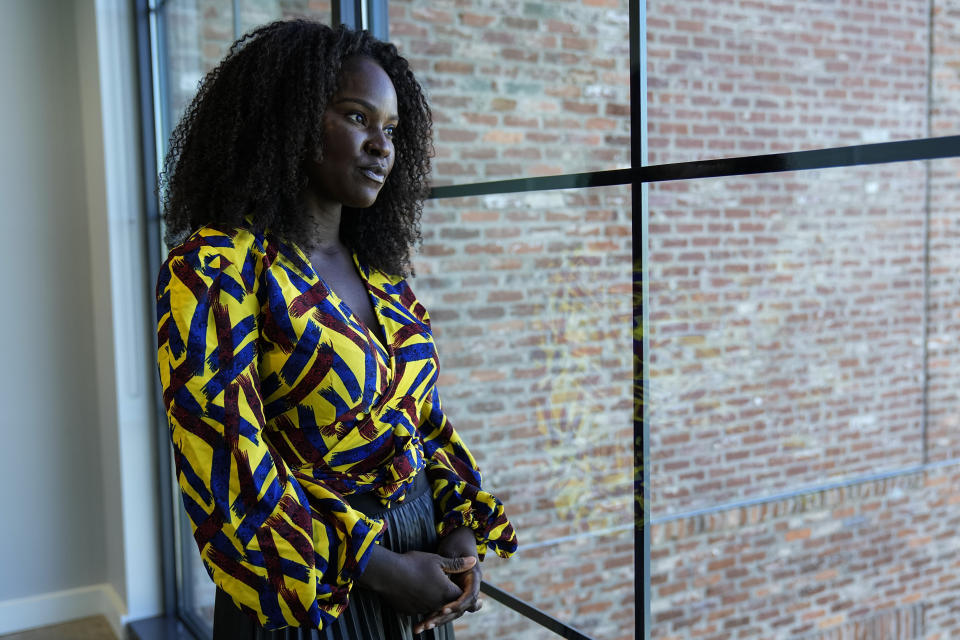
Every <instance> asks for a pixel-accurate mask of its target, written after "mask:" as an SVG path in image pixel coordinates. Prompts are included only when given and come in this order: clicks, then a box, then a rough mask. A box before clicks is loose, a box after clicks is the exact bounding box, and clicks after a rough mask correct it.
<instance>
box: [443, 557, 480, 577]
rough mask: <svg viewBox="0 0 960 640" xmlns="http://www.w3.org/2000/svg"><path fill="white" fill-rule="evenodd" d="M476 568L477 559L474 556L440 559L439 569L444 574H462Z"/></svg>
mask: <svg viewBox="0 0 960 640" xmlns="http://www.w3.org/2000/svg"><path fill="white" fill-rule="evenodd" d="M475 566H477V559H476V557H474V556H458V557H456V558H442V560H441V561H440V568H441V569H443V572H444V573H448V574H451V573H464V572H466V571H470V570H471V569H473V568H474V567H475Z"/></svg>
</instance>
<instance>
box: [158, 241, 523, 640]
mask: <svg viewBox="0 0 960 640" xmlns="http://www.w3.org/2000/svg"><path fill="white" fill-rule="evenodd" d="M354 260H355V262H356V258H354ZM357 269H358V272H359V273H360V275H361V277H362V279H363V280H364V282H365V284H366V287H367V290H368V292H369V294H370V299H371V301H372V302H373V307H374V311H375V313H376V317H377V319H378V320H379V322H380V324H381V326H382V328H383V333H384V335H385V336H386V341H387V344H381V343H380V340H379V339H378V338H377V337H376V336H375V334H374V333H373V332H371V331H370V330H369V329H368V328H367V327H366V326H364V325H363V324H362V322H361V321H360V320H359V319H358V318H357V317H356V316H355V315H354V314H353V313H352V312H351V311H350V309H349V308H348V307H347V306H346V304H344V302H343V301H342V300H340V299H339V298H338V297H337V295H336V294H335V293H334V292H332V291H331V290H329V289H328V288H327V287H326V286H325V285H324V282H323V281H322V280H321V279H320V278H319V276H318V275H317V274H316V273H315V272H314V271H313V269H312V268H311V266H310V264H309V261H308V260H307V258H306V256H305V255H304V254H303V253H302V252H301V251H300V250H299V249H298V248H297V247H296V246H294V245H292V244H285V243H283V242H281V241H280V240H278V239H277V238H276V237H274V236H272V235H271V234H270V233H269V232H268V233H266V234H261V233H254V232H252V231H249V230H246V229H229V228H223V229H220V228H215V227H212V226H210V227H204V228H202V229H200V230H198V231H197V232H195V233H194V234H193V235H192V236H191V237H190V238H189V239H187V241H186V242H185V243H184V244H182V245H180V246H179V247H176V248H175V249H173V250H172V251H171V252H170V255H169V257H168V258H167V261H166V262H165V263H164V264H163V266H162V268H161V270H160V276H159V279H158V282H157V323H158V338H159V363H160V381H161V384H162V386H163V401H164V404H165V406H166V408H167V416H168V419H169V422H170V429H171V438H172V440H173V452H174V460H175V463H176V470H177V480H178V482H179V485H180V489H181V493H182V497H183V504H184V507H185V508H186V513H187V515H188V516H189V518H190V521H191V523H192V528H193V532H194V538H195V539H196V543H197V546H198V547H199V549H200V555H201V557H202V559H203V562H204V565H205V566H206V568H207V571H208V572H209V573H210V576H211V577H212V578H213V581H214V582H215V583H216V584H217V585H218V586H219V587H220V588H221V589H223V590H224V591H225V592H226V593H228V594H230V596H231V597H232V598H233V599H234V601H235V602H236V603H237V605H238V606H239V607H240V608H241V609H243V610H245V611H247V612H248V613H250V614H251V615H255V616H256V618H257V619H258V620H259V622H260V624H261V625H263V626H264V627H265V628H268V629H275V628H280V627H285V626H304V627H316V628H323V627H324V626H325V625H327V623H329V622H330V621H331V620H332V619H334V618H335V617H336V616H337V615H339V614H340V612H342V611H343V609H344V607H345V606H346V604H347V596H348V593H349V591H350V588H351V585H352V583H353V581H354V580H355V579H356V578H357V576H358V575H360V573H361V572H362V571H363V570H364V567H365V566H366V563H367V560H368V558H369V554H370V551H371V549H372V546H371V545H373V544H376V543H378V542H379V540H380V537H381V533H382V528H383V520H380V519H376V518H370V517H367V516H365V515H364V514H363V513H361V512H359V511H357V510H354V509H352V508H351V507H350V506H349V505H348V504H347V503H346V502H345V500H344V496H347V495H350V494H360V493H367V492H370V493H373V494H374V495H375V496H377V497H378V498H379V499H380V501H381V502H382V503H383V504H384V505H387V506H390V505H393V504H396V503H399V502H402V501H403V499H404V496H405V492H406V489H407V488H408V487H409V486H410V485H411V483H412V481H413V479H414V477H415V476H416V475H417V473H418V472H420V471H421V470H422V469H424V468H425V469H426V473H427V477H428V478H429V480H430V482H431V486H432V490H433V498H434V504H435V506H436V511H437V519H438V524H437V531H438V534H439V535H441V536H443V535H444V534H445V533H447V532H449V531H450V530H452V529H453V528H455V527H460V526H466V527H470V528H471V529H472V530H473V531H474V534H475V536H476V539H477V549H478V551H479V553H480V554H481V557H482V556H483V554H484V553H485V552H486V551H487V550H488V549H492V550H493V551H494V552H495V553H497V554H499V555H501V556H504V557H507V556H510V555H512V554H513V552H514V551H515V550H516V547H517V541H516V536H515V535H514V531H513V527H512V526H511V524H510V522H509V521H508V520H507V518H506V516H505V514H504V510H503V505H502V504H501V503H500V501H499V500H498V499H497V498H495V497H494V496H493V495H491V494H489V493H487V492H486V491H483V490H482V489H481V488H480V487H481V481H480V472H479V470H478V469H477V464H476V462H475V461H474V458H473V456H472V455H471V454H470V452H469V451H468V450H467V448H466V446H465V445H464V443H463V441H462V440H461V439H460V436H459V435H458V434H457V432H456V431H454V429H453V427H452V426H451V425H450V421H449V420H447V417H446V416H445V415H444V413H443V410H442V409H441V407H440V399H439V397H438V395H437V388H436V380H437V351H436V348H435V346H434V343H433V338H432V335H431V332H430V321H429V318H428V316H427V312H426V310H425V309H424V308H423V306H422V305H421V304H420V303H419V302H418V301H417V299H416V298H415V297H414V295H413V292H412V291H411V290H410V287H409V286H408V285H407V282H406V281H405V280H403V279H402V278H399V277H394V276H388V275H386V274H384V273H382V272H380V271H377V270H374V269H369V268H367V267H365V266H364V265H362V264H359V263H358V262H357Z"/></svg>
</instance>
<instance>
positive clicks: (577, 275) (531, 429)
mask: <svg viewBox="0 0 960 640" xmlns="http://www.w3.org/2000/svg"><path fill="white" fill-rule="evenodd" d="M630 205H631V201H630V189H629V187H611V188H596V189H586V190H570V191H551V192H545V193H533V194H513V195H497V196H486V197H482V198H466V199H455V200H433V201H430V202H428V206H427V208H426V210H425V211H424V219H423V220H424V224H423V226H424V242H423V247H422V252H421V255H420V256H419V257H418V258H417V260H416V268H417V274H418V275H417V277H416V278H415V279H414V280H413V283H412V286H413V287H414V290H415V291H416V292H417V295H418V297H419V298H420V299H421V300H422V301H423V303H424V305H425V306H426V307H427V309H428V310H429V311H430V315H431V319H432V325H433V328H434V331H435V335H436V338H437V344H438V349H439V353H440V363H441V366H440V376H441V377H440V380H439V383H438V384H439V387H440V389H441V393H442V394H443V398H444V406H445V409H446V412H447V414H448V415H449V416H450V418H451V420H452V421H453V424H454V426H455V427H456V428H457V429H458V431H460V433H461V434H462V435H463V437H464V438H465V440H466V441H467V443H468V444H469V445H470V447H471V449H472V451H473V452H474V454H475V455H476V457H477V458H478V461H479V464H480V466H481V469H482V470H483V471H484V475H485V479H486V480H485V481H486V482H487V483H489V486H490V487H491V490H492V491H493V492H495V493H496V494H498V495H500V496H501V497H502V499H503V500H504V502H505V504H506V505H507V511H508V514H509V515H510V517H511V518H512V520H513V522H514V524H515V525H516V527H517V531H518V537H519V540H520V551H519V553H518V555H517V557H515V558H513V559H511V560H509V561H497V560H496V559H494V558H488V560H487V562H486V563H485V569H484V572H485V577H486V579H487V580H488V581H489V582H491V583H492V584H495V585H498V586H500V587H501V588H504V589H506V590H508V591H510V592H511V593H514V594H515V595H517V596H518V597H520V598H523V599H525V600H528V601H529V602H531V603H532V604H534V605H535V606H536V607H538V608H540V609H542V610H543V611H545V612H547V613H548V614H550V615H551V616H553V617H556V618H558V619H560V620H563V621H565V622H567V623H569V624H572V625H573V626H576V627H579V628H581V629H582V630H583V631H584V632H586V633H588V634H589V635H591V636H593V637H596V638H602V639H607V638H621V637H624V636H625V634H630V633H632V631H633V626H632V617H631V616H632V613H633V601H634V595H633V582H632V578H633V567H634V565H633V555H632V554H633V544H632V542H633V528H632V522H633V512H632V502H631V499H632V485H631V477H632V458H631V456H632V449H631V447H632V433H633V432H632V429H633V426H632V425H633V423H632V360H631V353H632V351H631V344H632V342H631V333H630V330H631V306H630V305H631V298H630V291H631V288H630V287H631V235H630V234H631V227H630ZM475 627H476V625H473V624H472V623H471V626H470V629H471V633H479V632H480V630H474V629H475ZM495 631H497V630H490V631H489V632H490V633H493V634H494V635H492V636H490V637H495V636H496V633H495ZM484 632H486V631H484ZM500 637H503V636H500Z"/></svg>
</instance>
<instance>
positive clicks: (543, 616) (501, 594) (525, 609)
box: [480, 581, 593, 640]
mask: <svg viewBox="0 0 960 640" xmlns="http://www.w3.org/2000/svg"><path fill="white" fill-rule="evenodd" d="M480 591H482V592H483V593H485V594H487V595H488V596H490V597H491V598H493V599H494V600H496V601H497V602H499V603H500V604H502V605H504V606H505V607H508V608H510V609H513V610H514V611H516V612H517V613H519V614H520V615H522V616H523V617H525V618H529V619H530V620H532V621H534V622H536V623H537V624H539V625H540V626H541V627H545V628H547V629H549V630H550V631H553V632H554V633H556V634H557V635H559V636H560V637H562V638H567V639H568V640H593V638H591V637H590V636H588V635H585V634H584V633H582V632H580V631H577V630H576V629H574V628H573V627H571V626H570V625H568V624H564V623H562V622H560V621H559V620H557V619H556V618H554V617H552V616H550V615H549V614H547V613H544V612H543V611H541V610H540V609H537V608H536V607H535V606H533V605H532V604H529V603H527V602H524V601H523V600H521V599H519V598H517V597H515V596H512V595H510V594H509V593H507V592H506V591H504V590H503V589H500V588H499V587H495V586H493V585H492V584H490V583H489V582H485V581H484V582H481V583H480Z"/></svg>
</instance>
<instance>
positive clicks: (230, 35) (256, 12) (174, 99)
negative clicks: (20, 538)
mask: <svg viewBox="0 0 960 640" xmlns="http://www.w3.org/2000/svg"><path fill="white" fill-rule="evenodd" d="M234 6H236V7H237V8H238V12H237V14H236V15H234V12H233V7H234ZM293 17H308V18H313V19H316V20H320V21H323V22H329V21H330V2H329V0H324V1H317V0H238V1H237V2H236V3H233V2H221V1H218V0H167V2H165V3H164V4H163V7H162V9H161V10H160V14H159V22H160V25H161V39H162V42H161V47H160V52H159V55H160V56H161V57H162V59H161V63H160V68H161V69H162V70H163V71H162V73H163V74H164V76H163V77H162V78H161V83H160V85H161V91H162V93H161V96H160V104H161V107H162V108H161V113H160V114H159V115H158V117H159V118H160V124H161V129H162V131H163V132H164V133H163V138H162V140H160V144H159V146H160V150H161V153H162V154H165V153H166V144H167V141H168V139H169V135H170V133H171V132H172V130H173V127H174V126H175V125H176V123H177V121H178V120H179V119H180V116H181V114H182V113H183V110H184V109H185V108H186V107H187V105H188V104H189V103H190V100H192V99H193V96H194V95H195V93H196V90H197V86H198V84H199V82H200V80H201V79H202V78H203V76H204V75H205V74H206V73H207V72H208V71H209V70H210V69H211V68H213V67H214V66H215V65H216V64H217V63H218V62H219V61H220V59H221V58H222V57H223V56H224V55H226V53H227V51H228V50H229V48H230V45H231V43H232V42H233V41H234V40H235V38H236V37H237V36H238V35H240V34H242V33H244V32H246V31H248V30H250V29H252V28H255V27H257V26H259V25H261V24H265V23H268V22H271V21H273V20H277V19H280V18H293ZM163 251H164V253H165V251H166V249H164V250H163ZM173 495H174V499H175V504H176V507H175V508H176V509H177V511H178V516H179V519H178V528H179V535H178V547H179V549H178V553H177V557H178V567H177V579H178V582H179V589H178V594H179V598H180V602H179V607H180V614H181V615H182V616H184V617H185V618H187V619H188V620H189V621H190V622H191V623H192V624H193V625H194V626H195V627H198V628H197V629H196V630H197V631H199V632H201V633H203V634H204V635H205V637H209V636H210V634H211V633H212V628H213V604H214V598H215V594H216V591H215V587H214V584H213V582H212V581H211V580H210V577H209V576H208V575H207V572H206V569H205V568H204V566H203V564H202V563H201V561H200V556H199V554H198V553H197V548H196V544H195V543H194V539H193V535H192V534H191V532H190V526H189V523H188V521H187V519H186V515H185V514H184V512H183V504H182V502H181V500H180V497H179V496H180V494H179V489H178V488H177V487H176V486H174V494H173Z"/></svg>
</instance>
